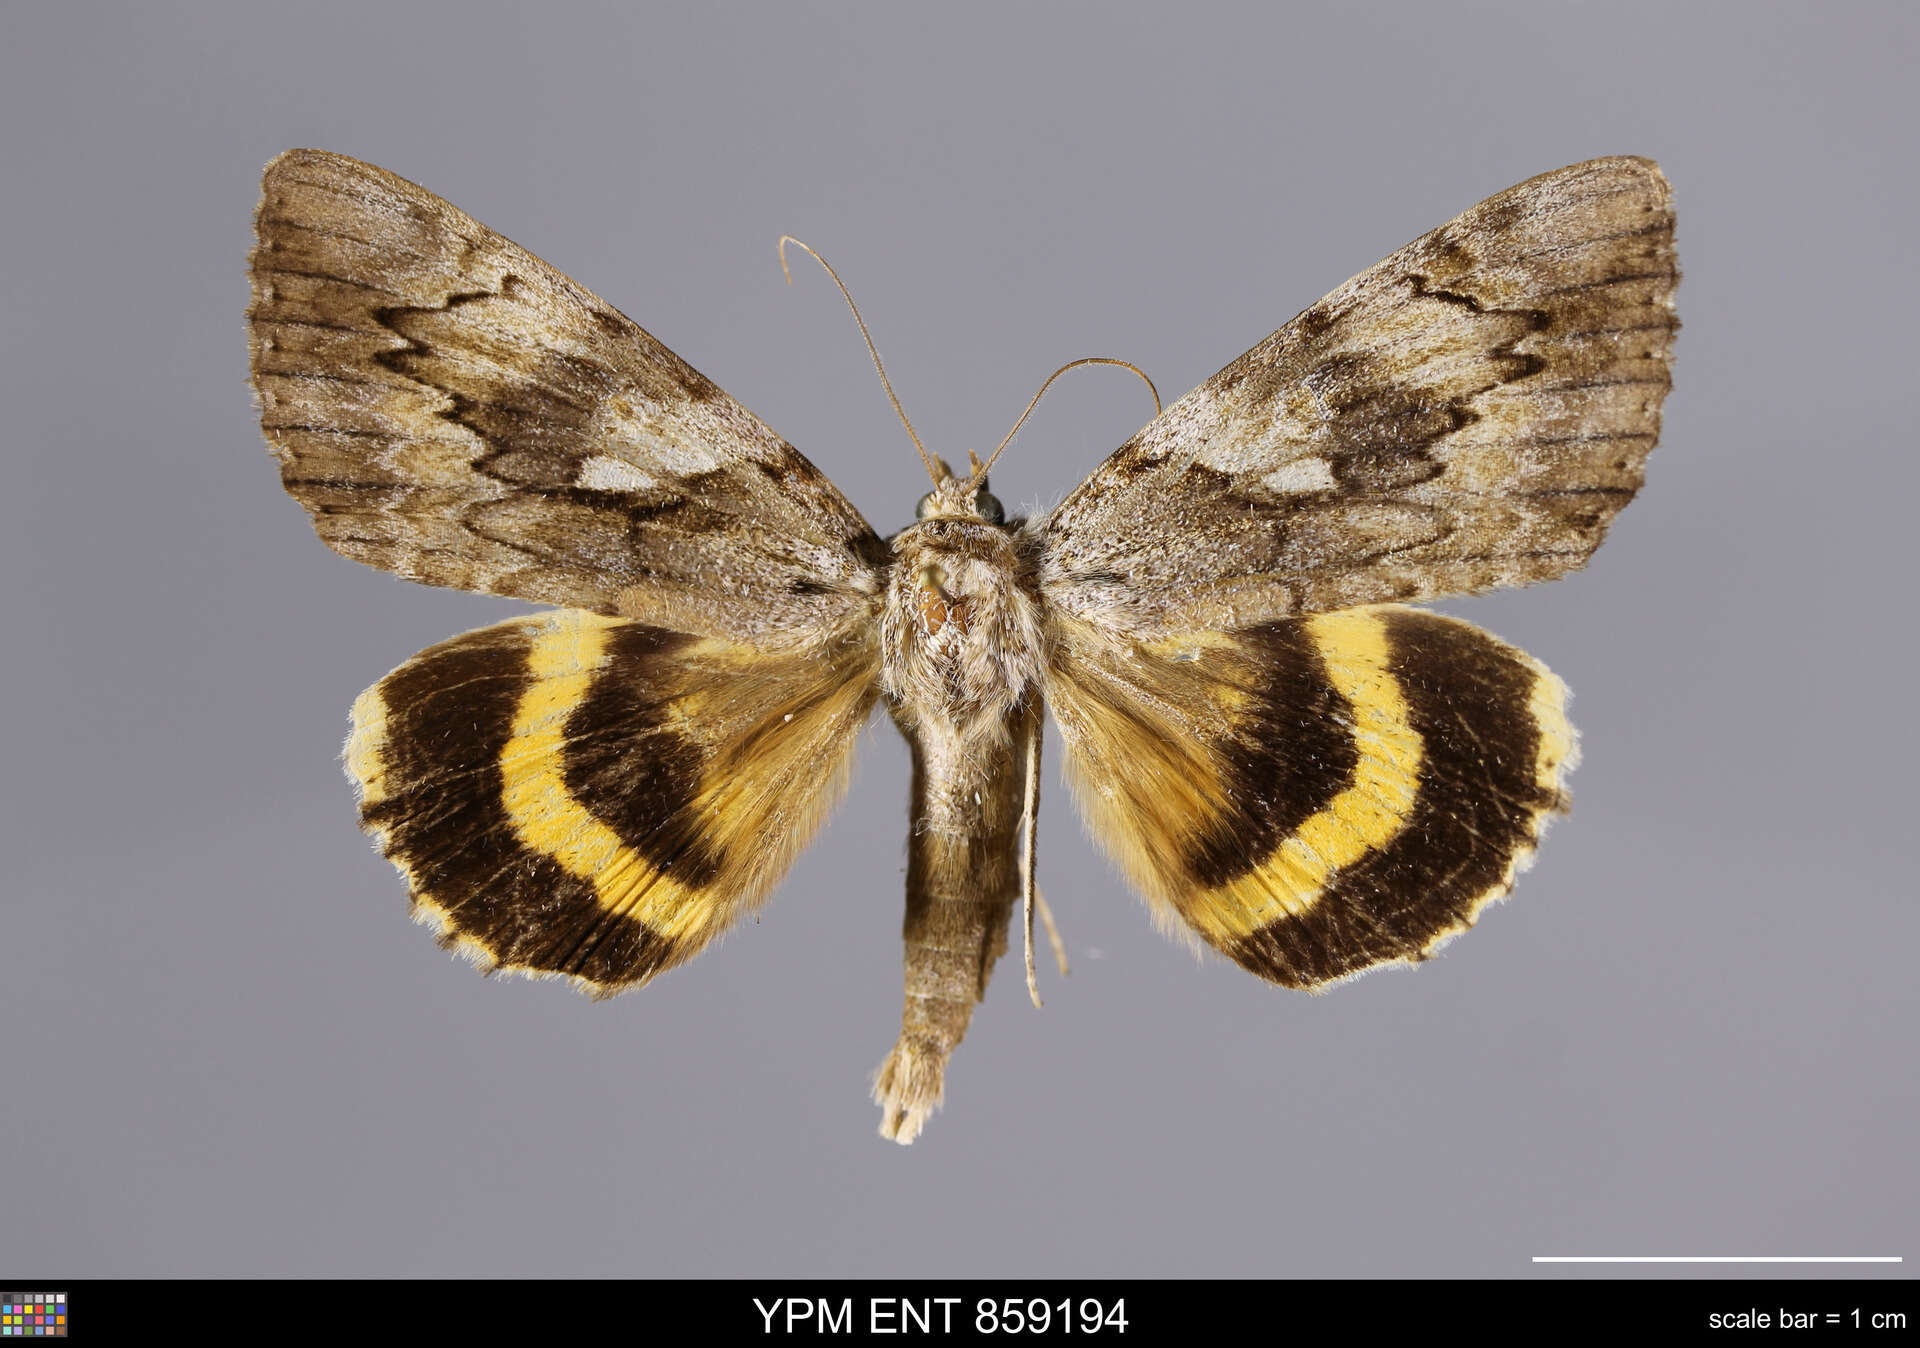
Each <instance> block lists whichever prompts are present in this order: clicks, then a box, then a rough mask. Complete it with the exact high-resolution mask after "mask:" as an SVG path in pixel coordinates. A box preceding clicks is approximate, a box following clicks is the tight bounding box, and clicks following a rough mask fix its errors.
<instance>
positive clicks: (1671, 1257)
mask: <svg viewBox="0 0 1920 1348" xmlns="http://www.w3.org/2000/svg"><path fill="white" fill-rule="evenodd" d="M1533 1262H1534V1263H1536V1264H1898V1263H1901V1262H1903V1261H1902V1258H1901V1256H1900V1255H1897V1254H1859V1255H1854V1254H1536V1255H1535V1256H1533Z"/></svg>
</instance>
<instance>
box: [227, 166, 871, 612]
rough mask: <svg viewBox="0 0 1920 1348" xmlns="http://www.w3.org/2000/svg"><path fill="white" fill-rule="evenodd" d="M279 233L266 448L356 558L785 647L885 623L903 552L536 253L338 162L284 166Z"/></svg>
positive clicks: (264, 235) (270, 224)
mask: <svg viewBox="0 0 1920 1348" xmlns="http://www.w3.org/2000/svg"><path fill="white" fill-rule="evenodd" d="M256 233H257V242H256V246H255V248H254V251H253V255H252V278H253V292H254V294H253V303H252V305H251V306H250V308H249V310H248V317H249V320H250V339H251V347H252V355H253V372H254V380H255V385H256V388H257V389H258V392H259V395H260V400H261V414H262V426H263V428H264V429H265V431H266V433H267V437H268V439H269V440H270V441H271V442H272V443H273V445H274V447H275V449H276V450H277V451H278V453H279V454H280V457H281V461H282V466H283V480H284V482H285V484H286V486H287V490H288V491H289V492H290V493H291V494H292V495H293V496H294V497H295V498H296V499H299V500H300V501H301V502H302V503H303V504H304V505H306V506H307V508H308V510H309V512H310V513H311V514H312V516H313V522H314V525H315V528H316V530H317V531H318V532H319V533H320V535H321V537H322V538H323V539H324V540H325V541H326V542H327V543H328V544H329V545H330V546H333V547H334V548H335V549H336V550H337V551H340V552H342V553H343V554H345V555H347V556H350V557H353V558H354V559H355V560H358V561H362V562H365V563H367V564H369V565H374V566H379V567H382V568H383V569H386V570H390V571H394V572H397V573H398V574H400V575H403V576H406V577H407V578H409V579H412V580H417V581H421V582H424V583H428V584H438V585H451V586H456V587H459V588H465V589H475V590H482V591H486V592H489V593H495V594H504V595H510V596H514V597H518V598H525V599H533V600H536V601H541V602H547V603H555V604H560V605H563V606H567V607H574V608H583V609H587V610H590V611H593V612H598V613H603V614H623V613H624V614H628V615H630V616H638V617H644V618H646V619H647V620H649V621H655V620H658V619H660V618H661V617H662V616H669V617H673V618H674V619H676V625H678V626H681V627H683V628H684V629H685V630H688V631H693V632H698V633H702V634H705V635H712V636H718V637H723V638H726V639H732V640H740V639H752V640H758V641H761V642H763V643H767V644H790V643H794V642H805V641H811V640H818V639H822V638H823V637H824V636H826V635H828V634H831V633H832V632H835V631H837V630H839V629H841V628H843V627H845V626H846V625H848V624H849V623H856V622H858V621H861V620H862V619H863V616H864V615H865V614H866V613H867V612H868V610H869V609H870V607H871V597H872V595H873V594H874V593H875V591H876V589H877V582H876V579H875V577H876V573H877V569H878V567H879V566H880V565H882V564H883V562H884V556H885V550H884V545H882V544H881V543H880V541H879V539H878V538H877V536H875V535H874V533H873V531H872V529H871V528H869V527H868V526H867V524H866V522H865V521H864V520H862V519H861V518H860V516H859V513H858V512H857V511H855V510H854V509H853V507H852V506H851V505H850V504H849V503H848V502H847V500H846V498H845V497H844V496H842V495H841V494H840V493H839V492H838V491H837V490H836V489H835V488H834V487H833V486H832V484H831V483H829V482H828V481H827V480H826V479H825V478H824V477H823V476H822V475H821V474H820V473H819V471H818V470H817V469H815V468H814V467H813V466H812V465H811V464H810V463H808V462H807V461H806V459H805V458H803V457H802V456H801V455H800V454H799V453H798V451H796V450H794V449H793V447H792V446H791V445H788V444H787V443H786V442H785V441H783V440H781V439H780V438H779V437H778V436H776V435H774V434H773V433H772V432H771V431H769V430H768V429H767V428H766V427H765V426H764V425H763V424H761V423H760V422H759V421H758V420H757V419H756V418H754V417H753V416H752V414H751V413H749V412H747V411H746V410H745V409H744V408H742V407H741V406H740V405H739V404H738V403H736V402H734V401H733V400H732V399H730V398H729V397H727V395H726V394H725V393H724V392H722V391H721V390H720V389H719V388H718V387H717V386H716V385H714V384H713V383H712V381H710V380H708V379H706V378H705V377H704V376H702V375H701V374H699V372H697V371H696V370H694V369H693V368H692V367H691V366H689V365H687V364H686V362H684V361H682V360H681V359H680V358H679V357H678V356H676V355H674V354H673V352H671V351H669V350H668V349H667V348H666V347H665V346H663V345H661V344H660V343H659V342H658V341H657V340H655V339H654V338H653V337H652V336H651V335H650V334H648V333H647V332H645V331H644V330H643V329H641V328H640V327H639V326H638V325H636V324H634V323H633V322H632V321H631V320H629V319H627V318H625V317H624V316H623V315H621V314H620V313H618V311H616V310H614V309H613V308H612V307H611V306H609V305H607V304H606V303H605V302H604V301H602V300H599V299H598V298H596V297H595V296H593V295H592V294H591V293H589V292H588V291H586V290H584V289H583V288H581V287H580V286H578V285H576V284H575V283H574V282H572V281H571V280H569V279H568V278H566V277H565V276H563V275H561V274H560V273H559V272H557V271H555V270H554V269H553V268H551V267H549V266H547V265H546V264H545V263H543V262H541V261H540V260H539V259H537V258H535V257H533V256H532V255H531V254H530V253H527V252H526V251H524V250H523V249H521V248H519V247H517V246H516V245H514V244H512V243H510V242H508V241H507V240H506V239H504V238H502V237H501V236H499V235H497V234H495V233H493V232H492V231H491V230H488V229H487V228H486V227H485V226H483V225H481V224H479V223H478V222H477V221H474V220H473V219H471V218H470V217H468V216H466V215H464V214H462V213H461V212H459V211H457V210H455V209H454V208H453V207H452V206H450V205H448V204H447V203H446V202H444V201H442V200H440V198H438V197H436V196H434V195H433V194H432V193H429V192H427V191H425V190H424V189H421V188H419V187H416V186H415V185H413V184H412V183H408V182H406V181H404V180H403V179H399V178H396V177H394V176H393V175H391V174H388V173H385V172H384V171H383V170H380V169H377V168H374V167H372V166H371V165H367V164H361V163H358V162H357V161H354V160H351V159H346V158H344V157H342V156H338V155H329V154H324V153H322V152H318V151H291V152H289V153H288V154H286V155H283V156H282V157H281V158H280V159H278V160H276V161H274V163H273V164H272V165H271V166H270V167H269V168H268V171H267V174H266V178H265V181H264V184H263V197H262V201H261V205H260V209H259V212H258V214H257V216H256Z"/></svg>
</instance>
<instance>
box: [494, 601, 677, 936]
mask: <svg viewBox="0 0 1920 1348" xmlns="http://www.w3.org/2000/svg"><path fill="white" fill-rule="evenodd" d="M618 625H619V620H618V619H612V618H602V617H600V616H598V615H596V614H592V613H583V612H575V611H571V610H569V611H566V612H562V613H558V614H555V615H554V616H553V617H552V618H551V619H549V620H548V624H547V626H546V627H545V629H544V630H542V631H541V633H540V634H539V635H538V636H537V637H535V638H534V642H533V647H532V649H531V650H530V651H529V652H528V653H527V673H528V677H529V679H530V682H529V684H528V686H527V690H526V692H525V693H523V694H522V695H521V698H520V706H519V708H518V710H517V711H516V712H515V713H514V718H513V736H512V738H511V739H509V740H508V741H507V746H506V748H505V749H504V750H502V751H501V755H500V774H501V799H502V802H503V804H504V805H505V807H506V811H507V816H508V818H510V819H511V820H512V821H513V827H514V831H515V833H516V834H517V835H518V836H519V839H520V841H521V842H522V843H524V844H525V845H526V846H527V847H529V848H531V849H533V850H534V851H537V852H540V853H542V854H544V855H546V856H549V857H552V858H553V860H554V861H556V862H558V863H559V864H560V866H561V867H562V868H563V869H564V870H566V871H567V873H568V874H570V875H574V876H577V877H579V878H580V879H582V880H586V881H589V882H590V883H591V884H592V885H593V888H594V893H595V895H596V896H597V897H598V898H599V900H600V903H601V905H602V906H603V907H605V908H607V909H608V910H610V911H612V912H615V913H619V914H622V915H623V916H626V917H629V918H632V919H634V920H636V921H639V922H643V923H645V924H646V926H647V927H648V929H649V930H651V931H653V932H654V933H656V934H657V935H660V936H665V937H670V938H674V939H679V938H683V937H689V936H694V935H697V934H699V933H700V932H701V931H703V930H704V928H705V927H706V926H707V924H708V922H709V921H710V920H711V918H712V916H713V913H712V905H711V904H710V903H708V902H705V901H703V900H702V898H701V897H700V895H699V894H698V893H697V892H695V891H692V890H689V889H688V888H687V887H686V886H684V885H682V884H680V883H678V882H677V881H675V880H672V879H670V878H669V877H667V876H665V875H663V874H661V873H660V871H659V870H658V869H657V868H656V867H655V866H654V865H653V864H652V863H651V862H649V861H648V860H647V859H646V858H644V857H642V856H641V855H640V854H639V853H638V852H635V851H634V850H633V849H632V848H630V847H628V846H627V845H626V844H625V843H624V842H622V841H621V839H620V836H619V835H618V834H616V833H615V832H614V831H613V830H612V829H610V828H608V827H607V826H606V825H605V824H604V823H602V822H601V821H600V820H599V819H597V818H595V817H594V815H593V813H592V812H591V811H590V810H588V809H587V807H586V806H585V805H583V804H582V803H581V802H580V801H579V800H577V799H576V798H575V797H574V795H573V793H572V792H571V791H569V790H568V789H567V781H566V774H565V761H566V759H565V751H566V729H567V718H568V717H569V716H571V715H572V713H573V710H574V708H576V707H578V706H579V705H580V703H581V702H582V701H583V700H584V699H585V698H586V696H587V692H588V689H589V688H590V687H591V686H592V683H593V675H594V671H595V670H597V669H598V668H599V667H600V665H601V664H602V663H603V662H604V661H605V659H606V656H607V631H608V629H609V628H612V627H615V626H618Z"/></svg>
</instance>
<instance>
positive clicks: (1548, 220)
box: [1042, 158, 1678, 638]
mask: <svg viewBox="0 0 1920 1348" xmlns="http://www.w3.org/2000/svg"><path fill="white" fill-rule="evenodd" d="M1677 280H1678V272H1677V271H1676V270H1675V266H1674V251H1673V213H1672V209H1671V203H1670V194H1669V191H1668V187H1667V182H1666V179H1665V178H1663V177H1662V176H1661V174H1660V170H1659V168H1658V167H1657V166H1655V165H1654V164H1653V163H1652V162H1651V161H1650V160H1645V159H1634V158H1614V159H1596V160H1593V161H1591V162H1589V163H1584V164H1575V165H1573V166H1572V167H1570V168H1564V169H1561V170H1559V171H1558V172H1554V173H1547V174H1542V175H1541V176H1540V177H1538V178H1533V179H1530V180H1528V181H1527V182H1524V183H1521V184H1520V185H1519V186H1517V187H1514V188H1510V189H1508V190H1507V191H1505V192H1502V193H1500V194H1499V195H1498V196H1495V197H1491V198H1489V199H1488V200H1486V201H1483V202H1481V203H1480V204H1479V205H1478V206H1475V207H1474V208H1473V209H1472V210H1470V211H1467V212H1466V213H1465V214H1463V215H1461V216H1459V217H1458V218H1457V219H1454V220H1452V221H1450V222H1449V223H1447V224H1445V225H1442V226H1441V227H1440V228H1438V229H1436V230H1434V231H1433V232H1432V233H1431V234H1428V235H1427V236H1426V237H1424V238H1422V239H1419V240H1417V241H1415V242H1414V243H1411V244H1408V245H1407V246H1406V247H1405V248H1402V249H1401V250H1400V251H1399V252H1397V253H1395V254H1394V255H1393V256H1391V257H1389V258H1388V259H1386V261H1384V262H1382V263H1380V264H1379V265H1378V266H1376V267H1374V268H1372V269H1371V270H1369V271H1366V272H1364V273H1362V274H1361V275H1360V276H1357V277H1355V278H1354V279H1353V280H1351V281H1349V282H1347V284H1345V285H1344V286H1342V287H1340V288H1339V289H1338V290H1336V291H1334V292H1333V293H1332V294H1331V295H1328V296H1327V297H1326V298H1325V299H1323V300H1321V301H1320V302H1319V303H1318V304H1316V305H1314V306H1313V307H1312V308H1310V309H1308V310H1307V311H1306V312H1305V313H1302V314H1301V315H1300V316H1299V317H1298V318H1295V319H1294V320H1293V321H1292V322H1291V323H1289V324H1287V325H1286V326H1285V327H1283V328H1281V329H1280V330H1279V331H1278V332H1276V333H1274V334H1273V335H1272V336H1271V337H1269V338H1267V340H1266V341H1264V342H1262V343H1261V344H1260V345H1259V346H1256V347H1255V348H1254V349H1253V350H1251V351H1249V352H1247V353H1246V355H1244V356H1242V357H1241V358H1240V359H1239V360H1237V361H1235V362H1234V363H1233V364H1231V365H1229V366H1227V368H1226V369H1224V370H1222V371H1220V373H1219V374H1217V375H1215V376H1214V377H1213V378H1211V379H1209V380H1208V381H1207V382H1206V383H1204V384H1202V385H1201V386H1200V387H1199V388H1197V389H1195V390H1194V391H1193V392H1192V393H1190V394H1188V395H1187V396H1186V397H1185V398H1183V399H1181V400H1180V401H1179V402H1178V403H1176V404H1174V405H1173V406H1172V407H1170V408H1168V409H1167V411H1166V412H1165V414H1163V415H1162V416H1161V417H1159V418H1158V419H1157V420H1155V421H1154V422H1152V423H1151V424H1150V425H1148V426H1147V427H1146V428H1145V429H1144V430H1142V431H1141V432H1140V433H1139V434H1138V435H1136V436H1135V437H1134V438H1133V439H1132V440H1130V441H1128V442H1127V444H1125V445H1124V446H1122V447H1121V448H1120V449H1119V450H1118V451H1116V452H1115V453H1114V455H1113V456H1112V457H1111V458H1109V459H1108V460H1107V461H1106V462H1105V463H1104V464H1102V465H1101V466H1100V468H1099V469H1098V470H1097V471H1095V473H1094V474H1093V476H1092V477H1090V478H1088V479H1087V481H1086V482H1085V483H1084V484H1082V485H1081V486H1080V487H1079V489H1078V490H1076V491H1075V492H1074V493H1073V494H1072V495H1071V496H1069V497H1068V498H1067V499H1066V500H1065V501H1063V502H1062V503H1061V504H1060V506H1059V508H1058V509H1056V510H1055V511H1054V512H1053V514H1052V516H1051V517H1050V518H1049V519H1048V520H1047V521H1046V523H1045V525H1044V526H1043V529H1044V548H1045V563H1044V567H1043V572H1042V576H1043V584H1044V586H1045V590H1046V593H1047V595H1048V598H1049V599H1050V600H1051V601H1052V602H1054V603H1056V604H1058V605H1060V606H1061V607H1062V608H1064V609H1067V610H1069V611H1071V612H1073V613H1075V614H1077V615H1078V616H1080V617H1083V618H1086V619H1088V620H1090V621H1094V622H1097V623H1100V624H1101V625H1103V626H1106V627H1109V628H1114V629H1119V630H1122V631H1127V632H1130V633H1133V634H1135V635H1137V636H1140V637H1144V638H1151V637H1154V636H1164V635H1169V634H1172V633H1176V632H1183V631H1197V630H1205V629H1210V628H1220V627H1240V626H1245V625H1247V624H1251V623H1258V622H1267V621H1271V620H1273V619H1276V618H1281V617H1285V616H1287V615H1289V614H1300V613H1315V612H1328V611H1332V610H1336V609H1343V608H1349V607H1352V606H1355V605H1360V604H1371V603H1379V602H1382V601H1386V600H1408V599H1414V600H1419V599H1434V598H1439V597H1441V596H1444V595H1456V594H1471V593H1475V592H1478V591H1483V590H1488V589H1493V588H1495V587H1497V586H1503V585H1523V584H1528V583H1530V582H1534V581H1541V580H1551V579H1553V578H1554V577H1556V576H1559V575H1562V574H1564V573H1566V572H1567V571H1570V570H1572V569H1574V568H1576V567H1578V566H1580V565H1581V564H1583V563H1584V562H1585V561H1586V559H1587V557H1588V555H1589V554H1591V553H1592V551H1593V550H1594V548H1595V547H1597V546H1598V545H1599V543H1600V539H1601V537H1602V535H1603V534H1604V533H1605V532H1606V528H1607V525H1608V523H1609V522H1610V521H1611V520H1612V518H1613V516H1614V515H1615V514H1616V513H1617V512H1618V511H1619V510H1620V508H1621V507H1622V506H1624V505H1625V504H1626V503H1627V502H1628V501H1629V500H1631V499H1632V497H1633V494H1634V492H1635V491H1636V490H1637V489H1638V488H1639V486H1640V483H1641V480H1642V475H1643V466H1644V464H1645V462H1646V458H1647V454H1648V451H1650V450H1651V449H1652V448H1653V444H1654V440H1655V438H1656V436H1657V435H1658V434H1659V429H1660V402H1661V399H1662V398H1663V397H1664V396H1665V395H1666V392H1667V388H1668V383H1669V380H1668V363H1669V358H1670V353H1671V349H1672V343H1673V334H1674V331H1675V329H1676V328H1677V326H1678V323H1677V321H1676V319H1675V318H1674V312H1673V291H1674V285H1675V283H1676V281H1677Z"/></svg>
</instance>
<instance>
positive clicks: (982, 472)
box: [794, 239, 1162, 491]
mask: <svg viewBox="0 0 1920 1348" xmlns="http://www.w3.org/2000/svg"><path fill="white" fill-rule="evenodd" d="M794 242H796V243H799V240H798V239H796V240H794ZM800 246H801V247H802V248H805V247H806V245H805V244H800ZM808 251H809V252H811V251H812V250H811V249H808ZM847 303H849V304H851V303H853V301H852V300H848V301H847ZM874 359H875V360H876V361H877V360H879V357H878V356H875V357H874ZM1082 365H1118V366H1120V367H1121V368H1122V369H1125V370H1132V371H1133V372H1134V373H1135V374H1137V375H1139V376H1140V379H1141V382H1142V383H1144V384H1145V385H1146V386H1147V392H1149V393H1151V394H1152V395H1153V414H1154V415H1155V416H1156V417H1157V416H1159V415H1160V413H1161V411H1162V408H1161V406H1160V390H1159V389H1157V388H1155V387H1154V386H1153V381H1152V380H1151V379H1148V378H1147V372H1146V371H1145V370H1143V369H1141V368H1140V367H1139V366H1138V365H1135V364H1134V363H1133V362H1132V361H1130V360H1118V359H1116V358H1115V357H1113V356H1082V357H1081V358H1080V359H1079V360H1070V361H1068V362H1067V363H1066V364H1065V365H1062V366H1061V367H1060V368H1059V369H1057V370H1055V371H1054V372H1053V373H1052V374H1050V375H1048V376H1047V382H1046V383H1044V384H1042V385H1041V386H1040V392H1038V393H1036V394H1034V395H1033V401H1032V402H1030V403H1028V404H1027V410H1026V411H1024V412H1022V413H1021V414H1020V420H1018V421H1016V422H1014V423H1013V429H1012V430H1010V431H1008V432H1007V438H1006V439H1004V440H1002V441H1001V442H1000V443H999V445H997V446H996V447H995V448H994V451H993V453H991V454H989V455H987V461H986V462H985V463H979V461H978V460H975V462H976V463H979V466H978V467H977V468H976V469H975V470H974V474H973V476H972V477H971V478H969V479H968V481H967V489H968V490H969V491H971V490H974V489H976V488H978V487H979V485H980V483H981V482H982V481H983V480H984V479H985V478H986V476H987V469H989V468H991V467H993V461H994V460H995V459H997V458H999V457H1000V451H1001V450H1003V449H1005V448H1006V447H1007V446H1008V445H1010V444H1012V443H1013V437H1014V436H1015V435H1016V434H1018V433H1019V430H1020V428H1021V427H1022V426H1024V425H1025V424H1026V421H1027V418H1028V417H1029V416H1031V415H1032V413H1033V409H1034V408H1035V407H1038V406H1039V405H1040V399H1041V398H1042V397H1044V396H1045V395H1046V392H1047V390H1048V389H1050V388H1052V387H1053V381H1054V380H1056V379H1058V378H1059V377H1060V376H1061V375H1063V374H1065V373H1066V372H1067V371H1068V370H1077V369H1079V368H1080V367H1081V366H1082ZM922 452H923V453H924V452H925V451H922ZM967 457H968V458H969V459H972V458H973V454H972V452H971V451H969V452H968V454H967Z"/></svg>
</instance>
